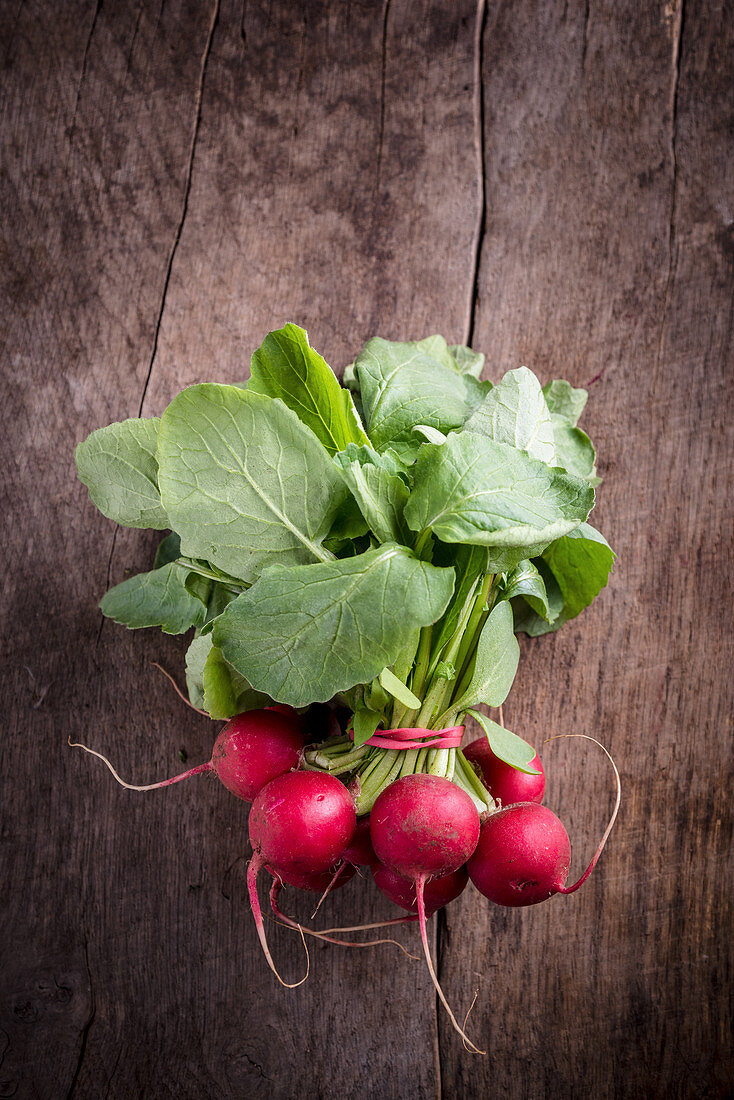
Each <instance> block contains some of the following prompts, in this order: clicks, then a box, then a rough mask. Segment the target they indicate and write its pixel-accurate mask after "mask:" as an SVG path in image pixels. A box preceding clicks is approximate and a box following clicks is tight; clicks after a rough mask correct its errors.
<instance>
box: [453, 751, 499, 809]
mask: <svg viewBox="0 0 734 1100" xmlns="http://www.w3.org/2000/svg"><path fill="white" fill-rule="evenodd" d="M459 779H461V782H460V783H459V785H460V786H463V787H464V790H465V791H466V793H467V794H468V795H471V797H472V798H473V799H474V801H475V802H477V801H480V802H482V808H481V810H480V813H481V812H483V811H484V810H487V809H490V808H491V807H492V806H493V805H494V799H493V798H492V796H491V795H490V793H489V791H488V790H487V788H486V787H485V786H484V784H483V783H482V781H481V779H480V778H479V776H478V775H477V773H476V772H475V771H474V768H473V767H472V766H471V764H470V763H469V761H468V760H467V758H466V757H465V756H464V754H463V752H462V751H461V749H457V752H456V769H455V771H454V782H455V783H458V782H459Z"/></svg>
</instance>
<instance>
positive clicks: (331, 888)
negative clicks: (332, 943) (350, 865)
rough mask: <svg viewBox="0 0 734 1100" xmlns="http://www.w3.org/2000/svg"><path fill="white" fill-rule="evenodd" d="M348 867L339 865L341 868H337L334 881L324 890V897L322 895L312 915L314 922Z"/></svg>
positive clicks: (344, 864) (343, 864)
mask: <svg viewBox="0 0 734 1100" xmlns="http://www.w3.org/2000/svg"><path fill="white" fill-rule="evenodd" d="M346 866H347V865H346V863H340V864H339V866H338V867H337V869H336V871H335V872H334V875H333V877H332V879H331V882H330V883H329V885H328V886H327V887H326V889H325V890H324V892H323V894H322V895H321V897H320V898H319V903H318V905H317V906H316V908H315V909H314V911H313V913H312V914H311V920H313V919H314V917H315V916H316V914H317V913H318V911H319V909H320V908H321V906H322V905H323V903H324V902H325V901H326V898H327V896H328V895H329V894H330V893H331V891H332V890H333V889H334V887H335V886H336V884H337V880H338V879H339V876H340V875H341V874H342V873H343V872H344V870H345V869H346Z"/></svg>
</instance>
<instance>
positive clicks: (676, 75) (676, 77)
mask: <svg viewBox="0 0 734 1100" xmlns="http://www.w3.org/2000/svg"><path fill="white" fill-rule="evenodd" d="M684 16H685V0H680V3H679V4H678V5H677V7H676V12H675V23H674V26H673V50H672V66H671V68H672V81H671V89H670V104H669V110H670V140H669V154H670V169H671V197H670V218H669V221H668V271H667V274H666V277H665V292H664V294H663V315H662V318H661V321H660V334H659V336H658V348H657V355H656V358H655V377H656V378H657V376H658V373H659V370H660V363H661V360H662V355H663V344H664V342H665V322H666V320H667V317H668V306H669V304H670V291H671V284H672V282H673V273H674V269H675V265H676V260H677V250H678V242H677V239H676V229H675V223H676V217H677V201H678V156H677V151H676V139H677V131H678V89H679V86H680V65H681V46H682V41H683V20H684Z"/></svg>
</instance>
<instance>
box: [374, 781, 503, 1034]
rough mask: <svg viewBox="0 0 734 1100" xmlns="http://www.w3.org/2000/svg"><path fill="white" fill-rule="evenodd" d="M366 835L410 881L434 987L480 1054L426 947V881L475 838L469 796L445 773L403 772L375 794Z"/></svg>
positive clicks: (463, 856)
mask: <svg viewBox="0 0 734 1100" xmlns="http://www.w3.org/2000/svg"><path fill="white" fill-rule="evenodd" d="M370 835H371V837H372V846H373V848H374V849H375V854H376V855H377V857H378V859H380V861H381V862H382V863H384V864H386V865H387V866H388V867H389V868H391V869H392V870H393V871H397V872H398V874H400V875H402V876H403V877H404V878H407V879H408V880H409V881H410V882H412V883H414V884H415V896H416V908H417V910H418V924H419V926H420V931H421V942H422V944H423V952H424V954H425V957H426V963H427V964H428V971H429V973H430V975H431V980H432V982H433V984H434V986H435V988H436V992H437V993H438V995H439V997H440V998H441V1002H442V1004H443V1006H444V1008H445V1009H446V1011H447V1013H448V1015H449V1018H450V1020H451V1022H452V1024H453V1025H454V1027H455V1028H456V1030H457V1031H458V1033H459V1035H461V1037H462V1039H463V1040H464V1042H465V1043H466V1044H467V1046H468V1048H469V1049H470V1050H472V1051H473V1052H474V1053H476V1054H482V1053H484V1052H483V1051H480V1050H479V1048H478V1047H477V1046H475V1045H474V1043H472V1042H471V1040H470V1039H469V1038H468V1037H467V1036H466V1034H465V1033H464V1031H463V1029H462V1028H461V1027H460V1026H459V1023H458V1022H457V1020H456V1017H455V1016H454V1014H453V1012H452V1011H451V1007H450V1005H449V1003H448V1001H447V1000H446V998H445V996H444V993H443V990H442V989H441V986H440V985H439V982H438V978H437V977H436V971H435V969H434V967H433V960H432V958H431V952H430V950H429V948H428V933H427V931H426V901H425V887H426V882H427V881H428V880H429V879H431V878H436V877H440V876H443V875H449V874H451V872H452V871H456V870H458V869H459V867H461V865H462V864H463V863H466V861H467V859H468V858H469V856H470V855H471V854H472V852H473V851H474V849H475V848H476V845H477V840H478V839H479V814H478V813H477V810H476V807H475V805H474V803H473V802H472V800H471V798H470V797H469V795H468V794H466V792H465V791H462V790H461V788H460V787H457V786H456V784H454V783H452V782H451V781H450V780H448V779H443V778H441V777H439V776H436V775H425V774H418V775H405V776H403V777H402V778H401V779H396V780H395V782H394V783H391V784H390V786H389V787H386V788H385V789H384V790H383V791H382V792H381V793H380V794H379V795H378V797H377V800H376V802H375V804H374V806H373V807H372V813H371V814H370Z"/></svg>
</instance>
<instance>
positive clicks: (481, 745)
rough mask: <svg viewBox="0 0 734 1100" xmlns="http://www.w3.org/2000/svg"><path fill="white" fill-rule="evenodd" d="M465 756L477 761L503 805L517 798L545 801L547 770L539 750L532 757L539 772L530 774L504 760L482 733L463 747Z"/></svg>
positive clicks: (488, 788)
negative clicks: (538, 752)
mask: <svg viewBox="0 0 734 1100" xmlns="http://www.w3.org/2000/svg"><path fill="white" fill-rule="evenodd" d="M462 751H463V753H464V756H465V757H466V759H467V760H468V761H469V762H470V763H471V764H476V766H477V767H478V768H479V771H480V772H481V778H482V782H483V783H484V785H485V787H486V788H487V790H488V791H489V793H490V794H491V795H492V798H494V799H496V800H497V801H498V802H500V803H501V804H502V805H503V806H511V805H512V803H513V802H542V801H543V795H544V794H545V772H544V771H543V765H542V764H541V762H540V757H539V756H538V754H537V753H536V754H535V756H534V757H533V759H532V760H531V761H530V764H529V767H531V768H535V770H536V771H537V772H538V773H539V774H538V775H528V773H527V772H521V771H519V769H518V768H513V767H512V765H511V764H506V763H505V761H504V760H500V758H499V756H496V755H495V754H494V753H493V752H492V749H491V747H490V744H489V741H488V740H487V738H486V737H478V738H477V740H476V741H472V743H471V744H470V745H467V746H466V748H465V749H463V750H462Z"/></svg>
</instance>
